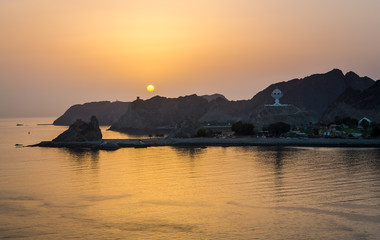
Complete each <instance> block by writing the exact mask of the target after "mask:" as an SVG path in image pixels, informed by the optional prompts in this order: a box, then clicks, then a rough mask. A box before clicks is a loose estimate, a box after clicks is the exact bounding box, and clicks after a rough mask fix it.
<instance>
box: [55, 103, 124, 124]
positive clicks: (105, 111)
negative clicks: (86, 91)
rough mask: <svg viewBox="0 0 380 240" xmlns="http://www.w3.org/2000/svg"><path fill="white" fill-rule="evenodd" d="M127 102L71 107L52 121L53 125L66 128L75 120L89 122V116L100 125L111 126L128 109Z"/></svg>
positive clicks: (86, 104)
mask: <svg viewBox="0 0 380 240" xmlns="http://www.w3.org/2000/svg"><path fill="white" fill-rule="evenodd" d="M128 105H129V103H128V102H119V101H117V102H109V101H103V102H90V103H85V104H77V105H73V106H71V107H70V108H69V109H68V110H67V111H66V112H65V113H64V114H63V115H62V116H60V117H59V118H57V119H56V120H55V121H54V123H53V124H54V125H63V126H68V125H71V124H73V123H74V122H75V121H76V120H77V119H82V120H83V121H85V122H89V121H90V118H91V116H96V118H97V119H98V121H99V124H100V125H111V124H112V123H114V122H116V121H117V120H118V119H119V118H120V117H121V115H123V114H124V113H125V112H126V111H127V109H128Z"/></svg>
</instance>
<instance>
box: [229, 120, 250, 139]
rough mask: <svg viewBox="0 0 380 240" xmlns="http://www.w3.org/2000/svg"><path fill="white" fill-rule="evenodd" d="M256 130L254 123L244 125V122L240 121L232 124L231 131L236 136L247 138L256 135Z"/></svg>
mask: <svg viewBox="0 0 380 240" xmlns="http://www.w3.org/2000/svg"><path fill="white" fill-rule="evenodd" d="M254 128H255V127H254V126H253V124H252V123H244V122H242V121H239V122H236V123H234V124H232V127H231V130H232V131H233V132H235V134H236V135H241V136H247V135H252V134H253V133H254V132H253V129H254Z"/></svg>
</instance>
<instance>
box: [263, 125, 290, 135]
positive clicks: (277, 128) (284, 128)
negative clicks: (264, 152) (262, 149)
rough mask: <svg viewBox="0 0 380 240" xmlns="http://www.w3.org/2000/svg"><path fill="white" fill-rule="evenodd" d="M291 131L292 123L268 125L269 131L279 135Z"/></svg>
mask: <svg viewBox="0 0 380 240" xmlns="http://www.w3.org/2000/svg"><path fill="white" fill-rule="evenodd" d="M289 131H290V125H289V124H287V123H284V122H277V123H272V124H271V125H269V127H268V132H269V133H270V134H272V135H274V136H277V137H278V136H281V135H282V134H284V133H287V132H289Z"/></svg>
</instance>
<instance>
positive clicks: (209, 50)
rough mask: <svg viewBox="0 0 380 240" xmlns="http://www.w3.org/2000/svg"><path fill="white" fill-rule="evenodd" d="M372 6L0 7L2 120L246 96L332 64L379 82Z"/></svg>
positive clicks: (78, 1)
mask: <svg viewBox="0 0 380 240" xmlns="http://www.w3.org/2000/svg"><path fill="white" fill-rule="evenodd" d="M379 10H380V1H378V0H362V1H357V0H318V1H311V0H277V1H275V0H265V1H264V0H262V1H258V0H257V1H256V0H229V1H227V0H192V1H178V0H169V1H165V0H160V1H158V0H157V1H153V0H138V1H135V0H134V1H132V0H131V1H129V0H123V1H122V0H119V1H117V0H114V1H96V0H64V1H63V0H55V1H54V0H1V1H0V81H1V86H0V117H18V116H59V115H60V114H62V113H63V112H64V111H65V110H66V109H67V108H68V107H70V106H71V105H73V104H76V103H84V102H88V101H101V100H109V101H115V100H120V101H132V100H134V99H135V98H136V96H140V97H141V98H144V99H146V98H150V97H152V96H154V95H160V96H166V97H178V96H181V95H189V94H193V93H196V94H198V95H202V94H212V93H221V94H224V95H225V96H226V97H227V98H228V99H232V100H238V99H248V98H251V97H252V96H254V95H255V94H256V93H257V92H259V91H261V90H262V89H264V88H265V87H267V86H268V85H269V84H271V83H275V82H279V81H287V80H290V79H293V78H299V77H305V76H308V75H310V74H313V73H322V72H327V71H329V70H331V69H333V68H340V69H341V70H343V71H344V72H346V71H351V70H352V71H355V72H356V73H358V74H359V75H366V76H369V77H371V78H373V79H375V80H377V79H380V14H379ZM148 84H153V85H154V86H155V87H156V90H155V91H154V92H153V93H148V92H147V91H146V86H147V85H148Z"/></svg>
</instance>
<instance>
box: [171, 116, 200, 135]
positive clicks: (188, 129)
mask: <svg viewBox="0 0 380 240" xmlns="http://www.w3.org/2000/svg"><path fill="white" fill-rule="evenodd" d="M200 128H201V124H199V122H197V121H196V120H194V119H187V120H186V121H184V122H182V123H179V124H178V126H177V128H175V129H174V130H173V131H172V132H171V133H170V134H169V138H191V137H194V136H195V135H196V134H197V132H198V130H199V129H200Z"/></svg>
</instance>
